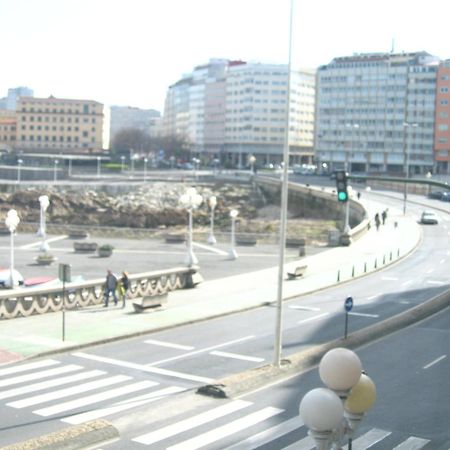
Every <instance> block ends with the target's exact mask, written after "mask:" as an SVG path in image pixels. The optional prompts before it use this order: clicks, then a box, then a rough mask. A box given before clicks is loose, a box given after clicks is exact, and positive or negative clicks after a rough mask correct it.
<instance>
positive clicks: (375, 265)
mask: <svg viewBox="0 0 450 450" xmlns="http://www.w3.org/2000/svg"><path fill="white" fill-rule="evenodd" d="M373 268H374V269H376V268H377V258H375V264H374V266H373Z"/></svg>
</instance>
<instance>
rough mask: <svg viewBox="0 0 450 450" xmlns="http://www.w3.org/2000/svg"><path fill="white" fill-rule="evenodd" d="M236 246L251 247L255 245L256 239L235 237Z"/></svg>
mask: <svg viewBox="0 0 450 450" xmlns="http://www.w3.org/2000/svg"><path fill="white" fill-rule="evenodd" d="M236 245H240V246H245V247H251V246H253V245H256V238H255V237H254V236H236Z"/></svg>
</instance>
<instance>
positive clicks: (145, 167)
mask: <svg viewBox="0 0 450 450" xmlns="http://www.w3.org/2000/svg"><path fill="white" fill-rule="evenodd" d="M147 163H148V159H147V158H144V182H145V181H147Z"/></svg>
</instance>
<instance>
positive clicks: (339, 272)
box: [337, 270, 341, 283]
mask: <svg viewBox="0 0 450 450" xmlns="http://www.w3.org/2000/svg"><path fill="white" fill-rule="evenodd" d="M337 281H338V283H339V281H341V271H340V270H338V274H337Z"/></svg>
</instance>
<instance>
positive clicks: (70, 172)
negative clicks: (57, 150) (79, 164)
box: [69, 156, 72, 177]
mask: <svg viewBox="0 0 450 450" xmlns="http://www.w3.org/2000/svg"><path fill="white" fill-rule="evenodd" d="M71 176H72V157H71V156H69V177H71Z"/></svg>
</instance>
